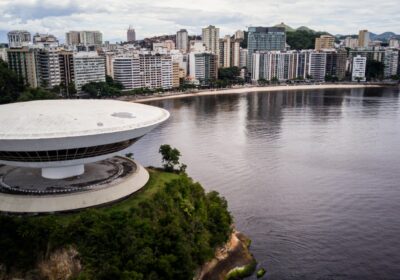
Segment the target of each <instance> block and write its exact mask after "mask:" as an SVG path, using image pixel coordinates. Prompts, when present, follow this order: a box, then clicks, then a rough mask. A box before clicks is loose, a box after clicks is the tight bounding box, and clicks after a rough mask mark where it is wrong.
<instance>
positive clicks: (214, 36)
mask: <svg viewBox="0 0 400 280" xmlns="http://www.w3.org/2000/svg"><path fill="white" fill-rule="evenodd" d="M202 41H203V43H204V45H205V46H206V50H207V51H209V52H212V53H213V54H217V55H218V54H219V28H216V27H215V26H213V25H209V26H208V27H206V28H203V30H202Z"/></svg>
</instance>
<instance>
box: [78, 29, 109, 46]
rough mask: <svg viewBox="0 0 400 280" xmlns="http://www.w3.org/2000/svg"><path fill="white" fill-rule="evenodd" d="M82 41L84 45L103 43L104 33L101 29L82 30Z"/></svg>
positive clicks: (80, 35) (80, 37) (80, 34)
mask: <svg viewBox="0 0 400 280" xmlns="http://www.w3.org/2000/svg"><path fill="white" fill-rule="evenodd" d="M79 39H80V43H81V44H82V45H85V46H88V45H97V46H100V45H102V44H103V34H102V33H101V32H100V31H81V32H80V33H79Z"/></svg>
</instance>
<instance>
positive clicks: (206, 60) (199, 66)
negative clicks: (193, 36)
mask: <svg viewBox="0 0 400 280" xmlns="http://www.w3.org/2000/svg"><path fill="white" fill-rule="evenodd" d="M189 76H190V78H191V79H192V80H197V81H199V83H200V84H202V85H208V84H209V82H210V81H211V80H216V79H217V78H218V56H217V55H215V54H213V53H211V52H202V53H190V55H189Z"/></svg>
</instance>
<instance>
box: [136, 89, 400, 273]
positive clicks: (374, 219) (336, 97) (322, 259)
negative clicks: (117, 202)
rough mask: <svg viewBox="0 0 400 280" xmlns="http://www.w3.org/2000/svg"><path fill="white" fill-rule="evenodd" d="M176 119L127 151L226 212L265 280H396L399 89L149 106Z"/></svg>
mask: <svg viewBox="0 0 400 280" xmlns="http://www.w3.org/2000/svg"><path fill="white" fill-rule="evenodd" d="M149 104H151V105H156V106H159V107H163V108H165V109H167V110H169V111H170V113H171V119H170V120H169V121H168V122H167V123H165V124H164V125H162V126H161V127H160V128H158V129H156V130H154V131H153V132H151V133H149V134H148V135H146V136H144V137H143V138H142V139H141V140H140V141H138V142H137V144H136V145H135V146H134V147H133V152H134V157H135V158H136V159H138V160H139V161H140V162H142V163H143V164H144V165H160V156H159V154H158V151H157V149H156V148H155V147H159V146H160V145H161V144H165V143H168V144H171V145H172V146H174V147H177V148H178V149H179V150H180V151H181V153H182V154H183V157H182V162H184V163H186V164H187V165H188V173H189V174H190V175H191V176H192V177H193V178H195V179H196V180H198V181H200V182H201V183H202V185H203V186H204V187H205V188H206V189H207V190H217V191H218V192H220V193H221V194H222V195H223V196H225V197H226V199H227V200H228V202H229V207H230V210H231V212H232V214H233V215H234V217H235V222H236V226H237V228H238V229H239V230H240V231H242V232H244V233H245V234H247V235H248V236H249V237H250V238H251V239H252V240H253V243H252V252H253V253H254V255H255V256H256V258H257V260H258V262H259V264H260V266H263V267H265V268H266V269H267V273H268V279H399V277H400V266H399V263H400V250H399V249H400V239H399V234H400V223H399V221H398V217H399V215H400V186H399V182H400V172H399V171H398V169H399V166H400V149H399V148H398V145H399V143H400V123H399V121H400V112H399V89H398V88H368V89H340V90H313V91H291V92H284V91H282V92H271V93H262V92H259V93H249V94H238V95H235V94H232V95H216V96H201V97H191V98H182V99H174V100H162V101H153V102H149Z"/></svg>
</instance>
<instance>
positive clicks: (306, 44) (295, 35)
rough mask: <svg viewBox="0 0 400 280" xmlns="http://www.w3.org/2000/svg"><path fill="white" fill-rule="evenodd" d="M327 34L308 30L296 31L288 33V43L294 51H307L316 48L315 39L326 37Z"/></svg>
mask: <svg viewBox="0 0 400 280" xmlns="http://www.w3.org/2000/svg"><path fill="white" fill-rule="evenodd" d="M326 34H328V33H326V32H314V31H312V30H306V29H296V30H295V31H288V32H286V42H287V44H288V45H289V46H290V47H291V49H292V50H307V49H314V48H315V38H318V37H319V36H321V35H326Z"/></svg>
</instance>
